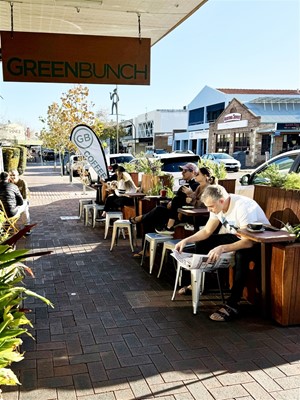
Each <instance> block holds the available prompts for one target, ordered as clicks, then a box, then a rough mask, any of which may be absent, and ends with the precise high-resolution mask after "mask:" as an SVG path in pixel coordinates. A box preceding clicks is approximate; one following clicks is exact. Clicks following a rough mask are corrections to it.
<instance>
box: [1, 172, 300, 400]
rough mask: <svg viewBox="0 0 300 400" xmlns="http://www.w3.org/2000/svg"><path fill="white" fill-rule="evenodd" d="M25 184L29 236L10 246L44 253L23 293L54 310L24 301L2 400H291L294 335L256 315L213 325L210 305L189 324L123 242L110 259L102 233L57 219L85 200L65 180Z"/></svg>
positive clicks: (34, 179)
mask: <svg viewBox="0 0 300 400" xmlns="http://www.w3.org/2000/svg"><path fill="white" fill-rule="evenodd" d="M31 168H32V169H31ZM28 172H29V173H28V175H27V176H25V179H27V181H28V184H29V187H30V189H31V194H32V195H31V217H32V220H33V221H38V225H37V226H36V228H35V229H34V230H33V233H32V235H31V236H30V237H28V238H23V239H21V241H20V245H24V246H26V247H30V248H32V249H51V250H52V251H53V253H52V254H51V255H50V256H47V257H39V258H37V259H34V260H29V261H28V264H29V265H30V266H31V267H32V268H33V269H34V271H35V274H36V278H35V279H32V280H29V281H27V282H26V284H27V286H28V287H29V288H30V289H32V290H35V291H37V292H38V293H40V294H43V295H47V296H48V297H49V299H50V300H51V301H53V302H54V303H55V308H54V309H52V308H49V307H47V306H46V305H44V304H43V303H41V302H40V301H39V300H38V299H34V298H28V299H26V301H25V304H26V306H28V307H29V308H31V309H32V313H31V314H30V319H31V320H32V321H33V324H34V329H30V332H32V334H33V336H34V337H35V338H36V341H33V340H32V339H30V338H27V337H24V343H23V345H22V349H24V351H25V352H26V353H25V361H24V362H20V363H17V364H15V365H14V364H13V366H12V368H13V369H14V371H15V372H16V373H17V375H18V376H20V380H21V382H22V386H21V387H16V388H11V389H9V390H8V389H6V390H4V392H5V395H7V397H5V400H35V399H36V400H41V399H42V400H65V399H68V400H73V399H74V400H85V399H86V400H127V399H128V400H129V399H130V400H132V399H134V398H140V399H144V400H147V399H152V398H157V399H159V400H200V399H201V400H216V399H217V400H218V399H226V400H227V399H228V400H229V399H243V400H250V399H251V400H260V399H262V400H265V399H268V398H274V399H275V400H283V399H284V400H286V399H288V400H294V399H297V400H299V398H300V396H299V390H300V388H299V383H298V382H299V381H300V379H299V375H300V372H299V365H300V364H299V354H300V341H299V337H300V327H297V326H295V327H287V328H284V327H278V326H276V325H275V324H273V323H272V322H271V321H269V320H264V319H263V318H262V317H260V316H259V315H256V311H255V312H254V311H251V312H249V314H246V317H245V318H243V319H240V320H238V321H235V322H234V323H232V324H231V323H228V324H215V323H213V322H212V321H210V320H209V319H208V315H209V313H210V312H211V311H212V310H214V309H215V306H216V305H217V306H218V304H220V302H219V299H217V297H216V296H215V295H211V294H210V293H208V294H207V295H205V296H202V297H201V304H200V307H199V312H198V314H197V316H195V315H193V314H192V309H191V300H190V298H184V299H183V298H182V299H177V300H176V301H174V302H172V301H171V300H170V296H171V292H172V285H173V281H172V282H169V281H167V280H166V279H165V278H166V277H164V276H161V279H159V280H158V279H156V278H155V276H154V275H155V274H154V275H153V276H150V275H149V273H148V268H147V265H146V263H145V266H144V267H143V268H140V266H139V261H137V260H134V259H133V258H132V254H131V252H130V251H129V249H128V241H127V240H126V241H123V240H120V241H119V243H118V250H119V251H118V252H115V251H114V252H112V253H111V252H110V251H109V246H110V240H106V241H104V240H103V227H101V226H99V225H98V226H97V227H96V228H95V229H92V228H91V227H90V226H88V227H85V226H84V225H83V223H82V220H65V221H62V220H61V219H60V216H62V215H65V216H68V215H77V212H78V199H79V198H84V197H85V196H84V195H82V185H81V184H77V183H76V179H74V182H73V183H72V185H70V184H69V181H68V179H69V178H68V177H61V176H60V175H59V171H54V170H53V168H52V167H51V166H45V167H41V166H33V167H31V166H30V167H29V169H28ZM88 190H89V194H90V195H91V194H92V195H93V196H94V195H95V192H94V191H93V190H92V189H88ZM45 208H46V209H47V218H45ZM139 241H140V239H139ZM243 307H244V305H243ZM247 307H248V306H247ZM249 309H250V307H249ZM251 309H252V308H251ZM17 395H18V397H17Z"/></svg>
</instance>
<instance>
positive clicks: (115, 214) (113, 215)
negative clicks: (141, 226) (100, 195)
mask: <svg viewBox="0 0 300 400" xmlns="http://www.w3.org/2000/svg"><path fill="white" fill-rule="evenodd" d="M114 219H123V213H122V211H107V212H106V216H105V230H104V239H106V238H107V234H108V230H109V228H111V227H112V226H113V225H111V222H110V221H111V220H114Z"/></svg>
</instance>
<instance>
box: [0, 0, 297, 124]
mask: <svg viewBox="0 0 300 400" xmlns="http://www.w3.org/2000/svg"><path fill="white" fill-rule="evenodd" d="M299 21H300V0H208V2H207V3H206V4H204V6H202V7H201V8H200V9H199V10H198V11H197V12H196V13H194V14H193V15H192V16H191V17H189V18H188V19H187V20H186V21H185V22H183V23H182V24H181V25H179V26H178V27H177V28H176V29H175V30H174V31H172V32H171V33H170V34H168V35H167V36H166V37H164V38H163V39H161V40H160V41H159V42H158V43H156V44H155V45H154V46H153V47H152V48H151V84H150V86H129V85H118V94H119V99H120V100H119V103H118V110H119V121H121V120H126V119H130V118H134V117H136V116H137V115H139V114H143V113H146V112H150V111H153V110H156V109H182V108H183V107H184V106H187V105H188V104H189V103H190V102H191V101H192V100H193V99H194V98H195V97H196V96H197V94H198V93H199V92H200V91H201V90H202V89H203V87H204V86H205V85H208V86H211V87H213V88H234V89H294V90H296V89H300V23H299ZM142 32H143V26H142ZM85 86H88V88H89V90H90V92H89V100H90V101H91V102H94V103H95V107H94V108H93V111H94V112H97V111H100V110H103V111H107V112H108V114H109V113H110V110H111V100H110V92H112V91H113V89H114V88H115V85H85ZM72 87H74V85H72V84H70V85H69V84H58V83H56V84H50V83H18V82H3V77H2V67H1V71H0V95H1V97H0V123H7V122H8V121H11V122H12V123H20V124H22V125H24V126H26V127H29V128H30V130H33V131H39V130H40V129H41V128H42V127H43V125H42V123H41V122H40V121H39V117H40V116H41V117H46V116H47V109H48V106H49V105H51V104H52V103H53V102H58V103H60V97H61V95H62V94H63V93H66V92H67V91H68V90H69V89H70V88H72ZM112 118H114V117H112Z"/></svg>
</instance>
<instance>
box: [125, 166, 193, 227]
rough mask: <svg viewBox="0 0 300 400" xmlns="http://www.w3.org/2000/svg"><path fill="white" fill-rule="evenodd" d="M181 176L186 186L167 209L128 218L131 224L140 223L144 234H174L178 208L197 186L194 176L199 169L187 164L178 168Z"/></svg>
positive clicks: (156, 208) (160, 207)
mask: <svg viewBox="0 0 300 400" xmlns="http://www.w3.org/2000/svg"><path fill="white" fill-rule="evenodd" d="M180 169H181V171H182V176H183V178H184V179H185V180H186V182H187V186H181V187H180V188H179V190H178V191H177V193H176V196H175V197H173V199H172V200H171V201H170V202H169V203H168V205H167V208H166V207H164V206H157V207H155V208H154V209H153V210H151V211H149V212H148V213H147V214H144V215H138V216H136V217H134V218H130V221H131V223H133V224H137V223H140V222H141V223H142V224H143V228H144V233H149V232H155V231H156V232H157V233H160V234H166V235H172V234H173V233H174V225H175V224H176V222H179V220H178V211H177V210H178V208H180V207H182V206H183V205H185V204H186V198H187V193H189V192H190V190H192V191H193V192H194V191H195V190H196V189H197V187H198V186H199V182H197V181H196V180H195V175H196V174H198V172H199V169H198V167H197V165H196V164H193V163H187V164H186V165H184V166H182V167H180Z"/></svg>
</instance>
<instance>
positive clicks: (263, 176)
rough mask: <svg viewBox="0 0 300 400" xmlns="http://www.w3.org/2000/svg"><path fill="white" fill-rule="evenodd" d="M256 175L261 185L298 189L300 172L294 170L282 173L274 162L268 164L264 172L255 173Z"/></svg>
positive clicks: (299, 186)
mask: <svg viewBox="0 0 300 400" xmlns="http://www.w3.org/2000/svg"><path fill="white" fill-rule="evenodd" d="M257 177H258V178H259V179H260V180H261V182H260V184H261V185H267V186H273V187H279V188H284V189H294V190H300V174H297V173H295V172H292V173H290V174H284V173H282V172H281V171H280V169H279V168H278V166H277V165H275V164H273V165H270V166H269V167H268V168H267V169H266V170H265V171H264V172H261V173H260V174H257Z"/></svg>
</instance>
